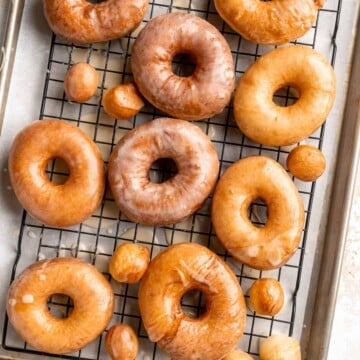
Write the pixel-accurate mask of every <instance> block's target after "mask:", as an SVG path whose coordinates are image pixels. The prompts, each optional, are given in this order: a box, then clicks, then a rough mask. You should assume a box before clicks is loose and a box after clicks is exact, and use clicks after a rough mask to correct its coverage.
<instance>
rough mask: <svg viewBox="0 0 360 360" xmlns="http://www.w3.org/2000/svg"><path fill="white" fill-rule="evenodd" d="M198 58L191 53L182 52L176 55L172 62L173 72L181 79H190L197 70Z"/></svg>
mask: <svg viewBox="0 0 360 360" xmlns="http://www.w3.org/2000/svg"><path fill="white" fill-rule="evenodd" d="M196 65H197V64H196V58H195V56H194V55H193V54H191V53H190V52H186V51H182V52H180V53H177V54H175V56H174V57H173V58H172V62H171V70H172V72H173V73H174V74H175V75H177V76H180V77H189V76H191V75H193V74H194V72H195V69H196Z"/></svg>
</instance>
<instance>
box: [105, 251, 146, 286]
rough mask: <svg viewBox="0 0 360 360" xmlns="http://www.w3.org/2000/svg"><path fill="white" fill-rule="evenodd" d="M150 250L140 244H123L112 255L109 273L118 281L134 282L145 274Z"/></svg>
mask: <svg viewBox="0 0 360 360" xmlns="http://www.w3.org/2000/svg"><path fill="white" fill-rule="evenodd" d="M149 262H150V251H149V249H148V248H147V247H145V246H142V245H139V244H121V245H120V246H119V247H118V248H117V249H116V250H115V252H114V253H113V255H112V256H111V259H110V262H109V273H110V274H111V276H112V278H113V279H114V280H116V281H118V282H122V283H127V284H134V283H136V282H138V281H139V280H140V279H141V277H142V276H143V275H144V273H145V271H146V269H147V267H148V265H149Z"/></svg>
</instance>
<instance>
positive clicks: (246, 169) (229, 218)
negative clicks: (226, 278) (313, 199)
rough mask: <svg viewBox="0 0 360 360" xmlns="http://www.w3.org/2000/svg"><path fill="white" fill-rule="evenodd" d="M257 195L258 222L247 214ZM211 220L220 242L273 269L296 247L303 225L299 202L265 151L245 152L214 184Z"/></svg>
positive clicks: (250, 261)
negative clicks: (261, 222) (261, 209)
mask: <svg viewBox="0 0 360 360" xmlns="http://www.w3.org/2000/svg"><path fill="white" fill-rule="evenodd" d="M257 199H261V200H262V201H263V202H264V203H265V204H266V205H267V210H268V218H267V222H266V224H265V226H264V227H258V226H255V225H254V224H253V223H252V222H251V221H250V219H249V216H248V209H249V206H250V205H251V203H252V202H254V201H255V200H257ZM211 220H212V223H213V225H214V229H215V232H216V235H217V237H218V239H219V240H220V242H221V243H222V245H223V246H224V247H225V248H226V249H227V250H228V251H229V253H230V254H231V255H232V256H234V258H236V259H237V260H239V261H241V262H242V263H244V264H246V265H248V266H250V267H252V268H255V269H262V270H268V269H275V268H278V267H280V266H281V265H283V264H284V263H285V262H286V261H287V260H288V259H289V258H290V256H291V255H293V254H294V252H295V251H296V250H297V247H298V245H299V242H300V239H301V233H302V229H303V224H304V205H303V202H302V200H301V198H300V195H299V192H298V190H297V188H296V187H295V185H294V183H293V182H292V181H291V179H290V177H289V175H288V174H287V172H286V171H285V169H284V168H283V167H282V166H281V165H280V164H279V163H277V162H276V161H275V160H272V159H270V158H268V157H265V156H250V157H247V158H244V159H241V160H239V161H237V162H236V163H234V164H232V165H231V166H230V167H229V168H228V169H227V170H226V171H225V172H224V174H223V175H222V176H221V178H220V180H219V182H218V184H217V185H216V188H215V192H214V196H213V200H212V205H211Z"/></svg>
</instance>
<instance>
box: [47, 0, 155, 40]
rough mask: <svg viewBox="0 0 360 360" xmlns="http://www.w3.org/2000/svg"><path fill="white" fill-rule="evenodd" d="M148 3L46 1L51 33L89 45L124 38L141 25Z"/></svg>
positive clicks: (128, 0) (140, 0) (144, 0)
mask: <svg viewBox="0 0 360 360" xmlns="http://www.w3.org/2000/svg"><path fill="white" fill-rule="evenodd" d="M148 3H149V1H148V0H107V1H103V2H101V3H98V4H91V3H89V2H88V1H86V0H43V5H44V14H45V17H46V20H47V22H48V24H49V26H50V28H51V30H52V31H53V32H54V33H56V34H58V35H60V36H62V37H63V38H65V39H66V40H68V41H71V42H74V43H76V44H87V43H93V42H100V41H108V40H113V39H117V38H120V37H123V36H125V35H127V34H129V33H130V32H132V31H133V30H135V29H136V28H137V27H138V26H139V25H140V23H141V21H142V19H143V17H144V15H145V12H146V9H147V7H148Z"/></svg>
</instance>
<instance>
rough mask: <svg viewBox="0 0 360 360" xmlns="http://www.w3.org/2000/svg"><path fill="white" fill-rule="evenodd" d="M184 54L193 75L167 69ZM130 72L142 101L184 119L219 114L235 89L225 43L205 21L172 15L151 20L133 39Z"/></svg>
mask: <svg viewBox="0 0 360 360" xmlns="http://www.w3.org/2000/svg"><path fill="white" fill-rule="evenodd" d="M183 53H186V54H189V55H190V56H191V57H192V58H193V59H194V60H195V70H194V73H193V74H192V75H190V76H187V77H180V76H178V75H176V74H174V72H173V71H172V60H173V58H174V57H175V55H178V54H183ZM131 68H132V71H133V74H134V79H135V82H136V84H137V86H138V87H139V90H140V92H141V93H142V94H143V95H144V97H145V98H146V99H147V100H148V101H149V102H150V103H151V104H153V105H154V106H155V107H157V108H158V109H160V110H162V111H164V112H165V113H167V114H170V115H172V116H173V117H176V118H179V119H184V120H200V119H204V118H209V117H211V116H213V115H216V114H218V113H220V112H221V111H223V109H224V108H225V106H226V105H227V104H228V103H229V102H230V98H231V94H232V92H233V90H234V78H235V72H234V64H233V58H232V55H231V51H230V48H229V45H228V44H227V42H226V40H225V38H224V37H223V36H222V35H221V33H220V32H219V31H218V30H217V29H216V28H215V27H214V26H213V25H211V24H210V23H208V22H207V21H205V20H203V19H201V18H199V17H197V16H195V15H191V14H185V13H171V14H165V15H160V16H157V17H156V18H154V19H152V20H151V21H150V22H149V23H148V24H147V25H146V26H145V28H144V29H143V30H142V31H141V32H140V34H139V35H138V37H137V39H136V40H135V43H134V46H133V49H132V57H131Z"/></svg>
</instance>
